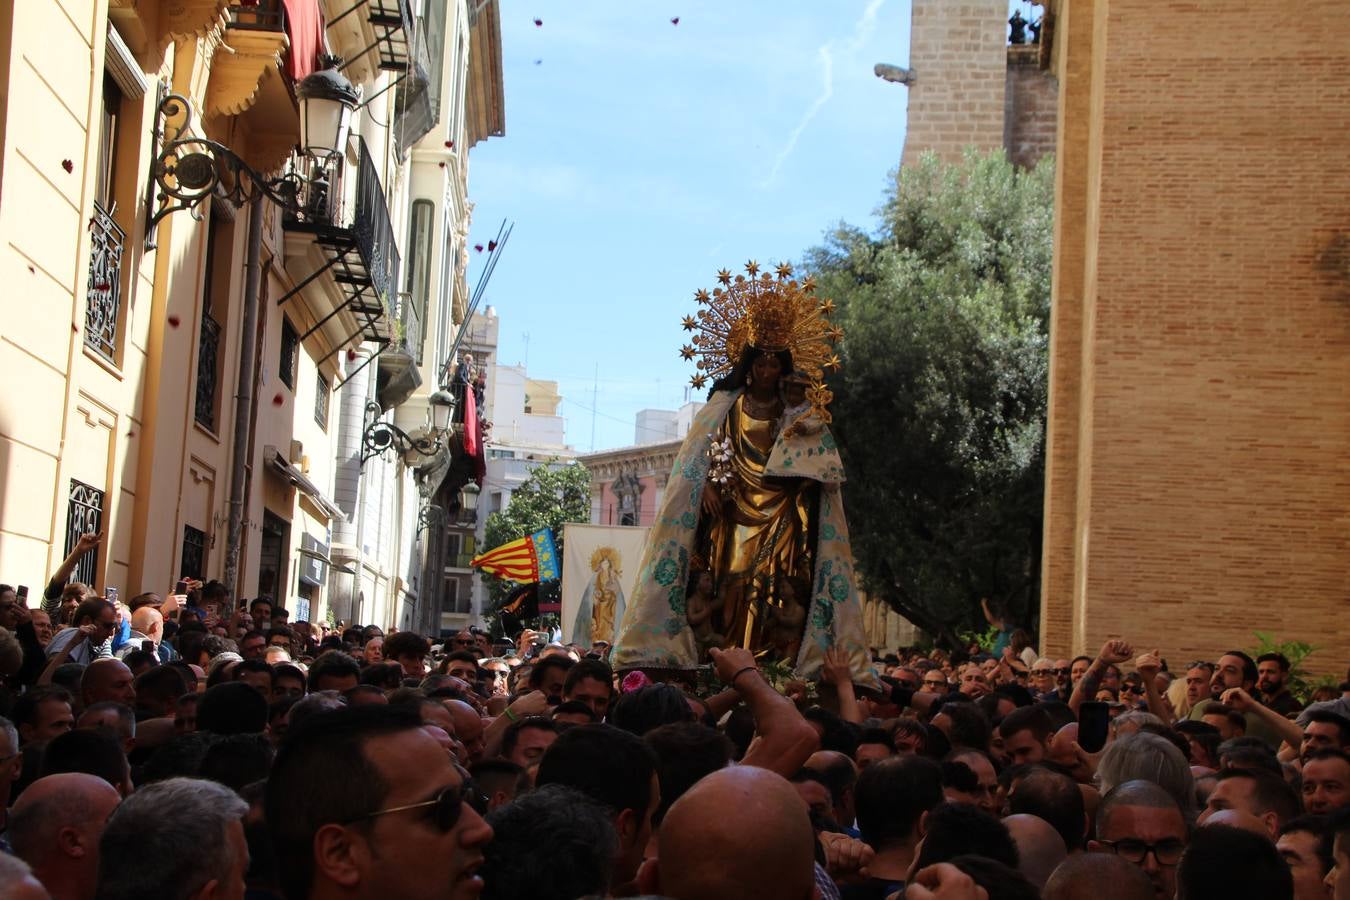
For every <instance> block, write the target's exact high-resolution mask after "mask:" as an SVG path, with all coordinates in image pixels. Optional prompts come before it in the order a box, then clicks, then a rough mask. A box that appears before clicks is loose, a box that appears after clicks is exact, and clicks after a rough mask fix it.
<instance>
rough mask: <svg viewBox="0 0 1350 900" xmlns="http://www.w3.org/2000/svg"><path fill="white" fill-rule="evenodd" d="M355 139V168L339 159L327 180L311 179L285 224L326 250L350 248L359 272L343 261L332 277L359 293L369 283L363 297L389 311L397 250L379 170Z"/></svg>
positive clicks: (397, 260) (349, 261)
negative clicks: (313, 238) (377, 301)
mask: <svg viewBox="0 0 1350 900" xmlns="http://www.w3.org/2000/svg"><path fill="white" fill-rule="evenodd" d="M355 139H356V142H357V161H356V165H355V166H353V165H350V164H348V163H347V162H346V161H345V159H344V161H342V162H339V163H338V164H337V165H335V166H334V167H333V168H332V170H331V171H329V172H328V173H327V176H326V177H327V180H324V179H322V178H316V179H314V180H313V181H311V182H310V183H308V184H307V185H306V186H305V187H304V189H303V190H302V192H301V198H302V208H301V210H300V212H299V213H298V214H297V215H295V216H293V217H292V218H291V219H290V220H289V222H290V225H289V226H288V227H299V228H302V229H303V230H306V231H310V232H312V233H315V234H316V235H318V236H319V238H320V243H322V244H325V246H329V247H331V248H337V247H338V245H339V244H348V245H350V244H354V245H355V249H356V251H357V252H358V253H359V255H360V257H361V259H360V264H359V267H358V268H357V270H356V271H353V270H352V265H353V262H354V261H353V260H350V259H346V260H342V261H341V263H342V264H341V265H340V266H338V267H337V269H336V270H335V273H334V274H335V275H336V276H338V279H339V281H340V282H342V283H343V284H345V285H348V286H351V287H360V286H362V282H364V281H366V280H368V281H369V288H370V289H369V290H368V291H366V293H367V295H368V296H373V297H379V298H380V302H381V304H382V305H383V306H384V307H385V309H386V311H388V310H389V308H390V307H391V306H392V304H393V298H394V295H395V293H396V288H397V286H398V268H399V252H398V244H397V243H396V242H395V240H394V228H393V225H392V223H391V222H390V219H389V206H388V204H387V203H386V202H385V199H384V186H383V185H382V184H381V183H380V173H379V167H378V166H377V165H376V163H375V159H374V157H373V156H372V154H371V152H370V149H369V148H368V147H367V146H366V142H365V141H364V140H362V139H361V137H360V136H357V137H356V138H355ZM353 179H355V184H354V185H353V184H352V180H353ZM334 252H340V251H339V250H337V249H335V250H334Z"/></svg>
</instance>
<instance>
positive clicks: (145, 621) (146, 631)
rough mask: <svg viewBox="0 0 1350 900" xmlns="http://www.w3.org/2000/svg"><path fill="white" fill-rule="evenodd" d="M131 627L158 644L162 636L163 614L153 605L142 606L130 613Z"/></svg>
mask: <svg viewBox="0 0 1350 900" xmlns="http://www.w3.org/2000/svg"><path fill="white" fill-rule="evenodd" d="M131 627H132V628H134V629H136V630H137V631H139V632H140V633H141V634H143V635H145V636H146V637H148V638H150V640H152V641H154V642H155V643H156V644H158V643H159V641H160V638H162V637H163V636H164V616H163V614H162V613H160V611H159V610H157V609H155V608H154V607H153V606H142V607H141V608H140V609H138V610H136V611H135V612H134V613H132V614H131Z"/></svg>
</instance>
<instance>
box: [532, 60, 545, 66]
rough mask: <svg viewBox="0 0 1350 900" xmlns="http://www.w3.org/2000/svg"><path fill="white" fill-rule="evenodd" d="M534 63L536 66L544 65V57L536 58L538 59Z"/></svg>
mask: <svg viewBox="0 0 1350 900" xmlns="http://www.w3.org/2000/svg"><path fill="white" fill-rule="evenodd" d="M534 64H535V65H536V66H542V65H543V64H544V61H543V60H542V59H536V60H535V61H534Z"/></svg>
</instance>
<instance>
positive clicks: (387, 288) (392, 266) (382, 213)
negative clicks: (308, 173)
mask: <svg viewBox="0 0 1350 900" xmlns="http://www.w3.org/2000/svg"><path fill="white" fill-rule="evenodd" d="M358 140H360V139H359V138H358ZM360 145H361V152H360V158H359V161H358V163H357V167H358V172H357V177H356V197H355V204H354V208H353V210H352V222H351V228H352V230H353V231H354V232H356V241H357V245H358V246H359V247H360V249H361V256H362V258H363V259H364V260H365V262H366V270H367V271H368V272H369V273H370V280H371V284H372V286H373V287H374V288H375V290H376V292H377V293H378V294H379V296H381V297H383V298H386V301H387V299H388V298H389V297H392V296H394V293H395V290H396V286H397V284H398V263H399V256H398V244H397V243H395V241H394V226H393V225H392V223H391V222H390V221H389V206H388V204H387V203H385V200H384V187H383V185H381V184H380V173H379V169H377V168H376V166H375V160H374V159H373V158H372V157H371V155H370V150H369V149H368V148H367V147H366V142H365V141H360Z"/></svg>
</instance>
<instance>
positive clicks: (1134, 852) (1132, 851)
mask: <svg viewBox="0 0 1350 900" xmlns="http://www.w3.org/2000/svg"><path fill="white" fill-rule="evenodd" d="M1187 838H1188V831H1187V828H1186V819H1185V818H1184V817H1183V816H1182V814H1181V809H1180V808H1179V807H1178V806H1177V802H1176V800H1174V799H1172V795H1171V794H1169V793H1167V792H1166V791H1165V790H1163V789H1162V788H1160V787H1159V786H1158V785H1156V784H1154V783H1152V782H1150V781H1127V782H1125V783H1124V784H1121V785H1119V786H1117V787H1116V788H1115V789H1113V790H1112V791H1111V792H1110V793H1109V794H1107V795H1106V796H1105V797H1103V798H1102V802H1101V806H1099V807H1098V808H1097V839H1096V840H1094V841H1088V850H1089V851H1092V852H1096V853H1114V854H1116V855H1117V856H1119V857H1121V858H1122V859H1124V860H1125V861H1127V862H1131V863H1134V864H1135V865H1136V866H1138V867H1139V868H1141V869H1143V870H1144V874H1145V875H1147V876H1148V877H1149V880H1150V881H1152V882H1153V891H1154V893H1155V895H1156V896H1157V898H1158V900H1172V898H1173V897H1175V896H1176V893H1177V863H1179V862H1180V861H1181V855H1182V854H1183V853H1184V852H1185V851H1186V842H1187Z"/></svg>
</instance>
